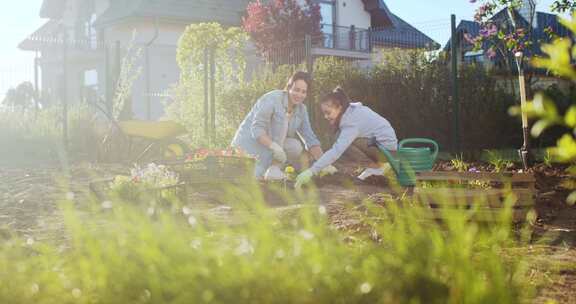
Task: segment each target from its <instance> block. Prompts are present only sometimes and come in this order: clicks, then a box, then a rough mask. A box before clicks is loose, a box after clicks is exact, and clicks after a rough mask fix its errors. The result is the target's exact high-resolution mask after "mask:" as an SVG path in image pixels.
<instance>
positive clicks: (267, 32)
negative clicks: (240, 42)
mask: <svg viewBox="0 0 576 304" xmlns="http://www.w3.org/2000/svg"><path fill="white" fill-rule="evenodd" d="M299 2H300V1H298V0H274V1H270V2H268V3H265V4H264V3H262V2H261V1H260V0H256V1H254V2H251V3H249V4H248V7H247V9H246V16H245V17H244V19H243V22H242V25H243V28H244V30H245V31H246V32H247V33H248V34H249V35H250V37H251V38H252V40H253V41H254V43H255V45H256V47H257V48H258V50H259V52H260V53H261V54H262V55H263V56H264V57H265V58H267V59H268V60H270V59H271V57H272V56H273V55H274V54H273V53H274V52H275V51H276V50H286V49H294V50H295V51H294V52H296V51H297V49H298V48H303V47H304V38H305V36H306V35H310V36H312V37H313V39H314V40H318V39H321V37H322V31H321V30H320V21H321V20H322V17H321V15H320V6H319V5H318V4H317V3H315V2H314V1H313V0H305V1H304V3H302V4H299ZM282 55H283V57H286V56H293V55H294V54H291V53H290V52H288V53H283V54H282Z"/></svg>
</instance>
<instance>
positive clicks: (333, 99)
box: [320, 86, 350, 129]
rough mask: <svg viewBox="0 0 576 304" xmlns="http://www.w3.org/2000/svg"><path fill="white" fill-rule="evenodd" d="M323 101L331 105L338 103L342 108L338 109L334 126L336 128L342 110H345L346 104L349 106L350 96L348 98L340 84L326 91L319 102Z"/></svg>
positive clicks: (342, 113) (342, 112)
mask: <svg viewBox="0 0 576 304" xmlns="http://www.w3.org/2000/svg"><path fill="white" fill-rule="evenodd" d="M323 103H330V104H332V105H339V106H340V107H341V109H342V110H341V111H340V114H339V115H338V118H336V128H337V129H338V128H339V127H338V126H339V125H340V120H341V119H342V115H344V112H346V110H347V109H348V106H350V98H348V95H346V93H344V90H342V88H341V87H340V86H337V87H336V88H335V89H334V90H332V92H331V93H328V94H326V95H324V96H323V97H322V99H321V100H320V104H323Z"/></svg>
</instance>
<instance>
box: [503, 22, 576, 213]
mask: <svg viewBox="0 0 576 304" xmlns="http://www.w3.org/2000/svg"><path fill="white" fill-rule="evenodd" d="M562 23H563V24H564V25H565V26H566V27H567V28H569V29H570V30H571V31H572V33H573V34H576V13H575V14H574V15H573V16H572V19H571V20H562ZM542 51H543V52H544V53H545V54H546V56H547V57H545V58H537V59H534V60H533V64H534V66H536V67H539V68H546V69H548V70H550V71H551V72H552V73H554V74H556V75H558V76H562V77H565V78H567V79H570V80H571V81H573V82H576V68H575V67H574V66H573V65H572V60H573V58H574V57H576V45H574V43H573V42H572V41H570V40H568V39H561V38H560V39H557V40H555V41H554V42H553V43H552V44H549V45H545V46H543V47H542ZM512 112H513V113H516V114H518V113H519V109H518V108H515V109H512ZM526 112H528V114H529V115H531V116H532V117H536V118H538V121H537V122H536V123H534V125H533V127H532V130H531V131H532V135H533V136H535V137H537V136H540V135H541V134H542V132H544V130H546V129H548V128H550V127H552V126H555V125H561V126H564V127H566V128H568V129H569V130H570V131H571V132H570V133H567V134H564V135H563V136H562V137H561V138H560V139H559V140H558V142H557V145H556V147H553V148H550V150H549V151H550V155H551V156H552V157H554V159H555V160H558V161H560V162H564V163H568V164H571V167H570V168H569V169H568V172H569V173H570V174H572V175H575V174H576V165H574V164H575V163H576V139H575V137H574V136H575V135H576V105H575V104H574V101H572V104H571V105H570V107H569V108H568V109H567V110H566V113H565V114H564V115H562V114H561V113H560V112H559V111H558V109H557V107H556V105H555V104H554V102H553V101H552V100H550V99H549V98H548V97H547V96H545V95H544V94H542V93H539V94H537V95H536V97H535V98H534V100H533V101H532V102H530V103H529V104H528V107H527V109H526ZM568 201H569V202H570V203H571V204H574V203H575V202H576V194H574V193H572V194H571V195H570V196H569V197H568Z"/></svg>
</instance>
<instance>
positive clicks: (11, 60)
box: [0, 0, 553, 100]
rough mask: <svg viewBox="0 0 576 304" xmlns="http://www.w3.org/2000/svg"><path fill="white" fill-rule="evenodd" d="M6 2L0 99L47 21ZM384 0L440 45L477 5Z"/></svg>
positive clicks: (34, 0) (18, 78) (28, 1)
mask: <svg viewBox="0 0 576 304" xmlns="http://www.w3.org/2000/svg"><path fill="white" fill-rule="evenodd" d="M117 1H118V0H117ZM120 1H122V0H120ZM190 1H194V0H190ZM231 1H233V0H231ZM340 1H346V0H340ZM9 2H10V5H9V6H10V7H9V8H8V7H7V6H8V5H6V7H5V8H4V9H2V10H0V25H1V26H2V29H3V30H2V39H0V100H1V99H2V98H3V95H4V93H5V92H6V90H7V89H8V88H10V87H12V86H16V85H18V83H20V82H22V81H25V80H32V79H33V58H34V54H33V53H32V52H25V51H21V50H19V49H18V48H17V46H18V44H19V43H20V42H21V41H22V40H23V39H24V38H26V37H27V36H28V35H29V34H31V33H32V32H34V31H35V30H36V29H37V28H39V27H40V26H41V25H42V24H43V23H44V22H46V20H45V19H44V20H43V19H41V18H40V16H39V12H40V6H41V5H42V0H19V1H9ZM552 2H553V0H538V7H537V10H538V11H549V7H550V4H551V3H552ZM385 3H386V4H387V5H388V8H389V9H390V11H392V12H393V13H394V14H396V15H397V16H399V17H400V18H402V19H404V20H405V21H407V22H408V23H410V24H412V25H413V26H415V27H416V28H418V29H419V30H421V31H422V32H424V33H425V34H427V35H428V36H430V37H431V38H432V39H434V40H435V41H436V42H439V43H440V44H442V45H443V44H445V43H446V41H447V40H448V38H449V37H450V14H455V15H456V18H457V21H459V20H461V19H467V20H471V19H472V16H473V15H474V8H475V6H476V5H474V4H471V3H470V2H469V0H385Z"/></svg>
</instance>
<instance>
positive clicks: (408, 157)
mask: <svg viewBox="0 0 576 304" xmlns="http://www.w3.org/2000/svg"><path fill="white" fill-rule="evenodd" d="M407 144H425V145H431V146H432V147H434V150H433V151H432V150H431V149H430V147H417V148H416V147H405V145H407ZM378 148H379V149H380V151H382V153H384V155H385V156H386V158H387V159H388V162H389V163H390V166H391V167H392V169H394V172H395V173H396V177H397V179H398V183H399V184H400V185H401V186H404V187H406V186H414V185H415V184H416V173H419V172H425V171H430V170H432V166H434V162H435V161H436V157H437V156H438V143H437V142H435V141H433V140H431V139H427V138H407V139H404V140H401V141H400V143H399V144H398V151H397V152H396V157H394V156H393V155H392V153H390V152H389V151H388V150H387V149H384V148H383V147H380V146H378Z"/></svg>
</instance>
